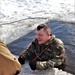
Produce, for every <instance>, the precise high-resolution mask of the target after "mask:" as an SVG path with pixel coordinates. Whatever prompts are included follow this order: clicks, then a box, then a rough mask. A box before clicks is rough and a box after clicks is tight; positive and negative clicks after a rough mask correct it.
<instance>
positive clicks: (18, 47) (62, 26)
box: [7, 21, 75, 75]
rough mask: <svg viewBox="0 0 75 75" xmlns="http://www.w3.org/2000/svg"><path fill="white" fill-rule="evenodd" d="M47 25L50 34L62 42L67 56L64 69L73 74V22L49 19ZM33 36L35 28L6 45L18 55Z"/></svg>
mask: <svg viewBox="0 0 75 75" xmlns="http://www.w3.org/2000/svg"><path fill="white" fill-rule="evenodd" d="M49 25H50V28H51V32H52V34H55V35H56V37H57V38H60V39H61V40H62V41H63V42H64V45H65V49H66V57H67V67H66V71H67V72H70V73H72V74H74V75H75V24H74V23H73V24H72V23H67V22H61V21H50V22H49ZM33 38H35V30H33V31H31V32H30V33H28V34H27V35H24V36H22V37H21V38H19V39H17V40H15V41H13V42H12V43H9V44H8V45H7V46H8V47H9V49H10V51H11V52H12V53H13V54H15V55H19V54H20V53H21V52H22V51H23V50H24V49H25V48H26V47H27V45H28V44H29V43H30V42H31V41H32V39H33Z"/></svg>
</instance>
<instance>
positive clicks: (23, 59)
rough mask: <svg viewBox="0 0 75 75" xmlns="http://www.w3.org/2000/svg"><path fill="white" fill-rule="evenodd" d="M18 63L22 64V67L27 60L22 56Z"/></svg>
mask: <svg viewBox="0 0 75 75" xmlns="http://www.w3.org/2000/svg"><path fill="white" fill-rule="evenodd" d="M18 61H19V62H20V64H21V65H23V64H24V63H25V58H22V57H21V56H20V57H19V58H18Z"/></svg>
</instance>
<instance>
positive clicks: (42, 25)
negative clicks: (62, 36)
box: [37, 23, 50, 33]
mask: <svg viewBox="0 0 75 75" xmlns="http://www.w3.org/2000/svg"><path fill="white" fill-rule="evenodd" d="M42 28H43V29H44V31H46V32H47V33H50V27H49V26H48V24H46V23H45V24H40V25H38V26H37V30H41V29H42Z"/></svg>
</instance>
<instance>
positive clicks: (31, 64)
mask: <svg viewBox="0 0 75 75" xmlns="http://www.w3.org/2000/svg"><path fill="white" fill-rule="evenodd" d="M29 65H30V68H31V69H32V70H35V69H36V61H33V62H32V61H30V62H29Z"/></svg>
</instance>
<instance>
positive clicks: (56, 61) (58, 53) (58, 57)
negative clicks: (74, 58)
mask: <svg viewBox="0 0 75 75" xmlns="http://www.w3.org/2000/svg"><path fill="white" fill-rule="evenodd" d="M64 59H65V49H64V45H63V43H61V44H60V43H58V44H57V45H56V47H55V51H54V58H53V59H50V60H49V61H43V62H42V61H41V62H40V61H38V62H37V66H36V67H37V69H39V70H44V69H47V68H49V67H55V66H59V65H61V64H62V63H63V62H64Z"/></svg>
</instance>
